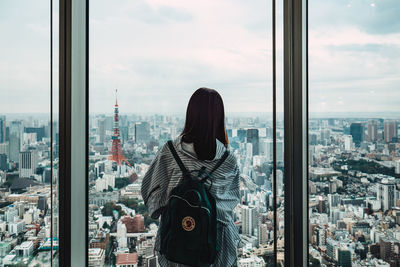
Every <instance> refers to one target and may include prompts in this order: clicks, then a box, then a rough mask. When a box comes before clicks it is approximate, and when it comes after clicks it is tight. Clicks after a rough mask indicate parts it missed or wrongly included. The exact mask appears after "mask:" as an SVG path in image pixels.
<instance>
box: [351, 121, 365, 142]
mask: <svg viewBox="0 0 400 267" xmlns="http://www.w3.org/2000/svg"><path fill="white" fill-rule="evenodd" d="M350 134H351V136H352V137H353V142H354V143H355V144H356V146H360V144H361V142H362V141H364V125H363V124H362V123H359V122H356V123H352V124H351V125H350Z"/></svg>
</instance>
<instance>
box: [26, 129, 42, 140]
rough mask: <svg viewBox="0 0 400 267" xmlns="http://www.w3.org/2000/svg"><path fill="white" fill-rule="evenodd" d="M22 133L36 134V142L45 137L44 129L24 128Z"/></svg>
mask: <svg viewBox="0 0 400 267" xmlns="http://www.w3.org/2000/svg"><path fill="white" fill-rule="evenodd" d="M24 133H36V141H41V140H42V138H43V137H45V135H46V133H45V127H44V126H42V127H25V129H24Z"/></svg>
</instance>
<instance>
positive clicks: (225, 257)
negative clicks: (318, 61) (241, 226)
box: [141, 137, 240, 267]
mask: <svg viewBox="0 0 400 267" xmlns="http://www.w3.org/2000/svg"><path fill="white" fill-rule="evenodd" d="M216 142H217V150H216V155H215V158H214V159H213V160H199V159H197V158H196V153H195V151H194V147H193V144H187V143H184V142H182V141H181V137H178V138H177V139H175V140H174V141H173V144H174V147H175V149H176V151H177V153H178V155H179V157H180V158H181V160H182V162H183V163H184V165H185V167H186V168H187V169H188V170H199V169H200V168H201V167H202V166H205V167H206V168H207V170H208V171H210V170H211V169H212V168H213V167H214V165H215V164H216V163H217V162H218V160H219V159H220V158H221V157H222V155H223V154H224V152H225V150H226V148H225V146H224V145H223V144H222V143H221V142H220V141H218V140H216ZM212 179H213V185H212V187H211V191H210V192H211V194H212V195H213V197H214V198H215V201H216V207H217V232H218V235H217V244H218V246H219V247H220V250H219V252H218V254H217V258H216V261H215V263H214V264H213V265H212V266H217V267H225V266H226V267H228V266H232V265H233V264H234V263H235V262H236V258H237V246H238V243H239V240H240V238H239V233H238V230H237V228H236V226H235V224H234V221H233V208H235V206H236V205H237V204H238V203H239V199H240V192H239V169H238V166H237V162H236V158H235V156H234V155H233V154H232V153H230V154H229V156H228V158H227V159H226V160H225V161H224V163H223V164H222V165H221V166H220V167H219V168H218V169H217V170H216V171H215V172H214V173H213V175H212ZM181 180H182V172H181V171H180V169H179V167H178V165H177V163H176V162H175V159H174V157H173V156H172V154H171V152H170V150H169V148H168V145H167V144H165V145H164V146H163V147H162V148H161V149H160V150H159V151H158V153H157V155H156V157H155V159H154V160H153V162H152V163H151V164H150V167H149V169H148V171H147V173H146V174H145V176H144V178H143V182H142V188H141V191H142V192H141V193H142V197H143V200H144V203H145V205H146V206H147V207H148V210H149V214H150V216H151V217H152V218H154V219H157V218H158V217H159V216H160V214H161V211H162V208H163V207H165V205H166V204H167V200H168V197H169V195H170V192H171V190H172V189H174V188H175V187H176V186H177V185H178V184H179V182H180V181H181ZM206 184H208V185H209V184H210V182H209V181H207V182H206ZM160 223H162V222H160ZM155 250H156V253H157V255H158V256H159V262H160V265H161V266H163V267H164V266H183V265H179V264H174V263H172V262H168V260H166V259H165V257H163V256H162V255H160V254H159V250H160V232H158V233H157V237H156V242H155Z"/></svg>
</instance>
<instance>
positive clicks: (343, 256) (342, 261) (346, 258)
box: [338, 248, 351, 267]
mask: <svg viewBox="0 0 400 267" xmlns="http://www.w3.org/2000/svg"><path fill="white" fill-rule="evenodd" d="M338 264H339V265H338V266H341V267H351V253H350V250H348V249H345V248H340V249H339V250H338Z"/></svg>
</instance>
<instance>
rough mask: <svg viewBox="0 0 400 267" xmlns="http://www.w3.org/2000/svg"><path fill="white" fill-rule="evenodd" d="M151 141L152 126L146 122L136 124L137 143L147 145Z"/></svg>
mask: <svg viewBox="0 0 400 267" xmlns="http://www.w3.org/2000/svg"><path fill="white" fill-rule="evenodd" d="M149 141H150V124H149V123H148V122H146V121H142V122H138V123H136V124H135V142H136V143H147V142H149Z"/></svg>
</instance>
